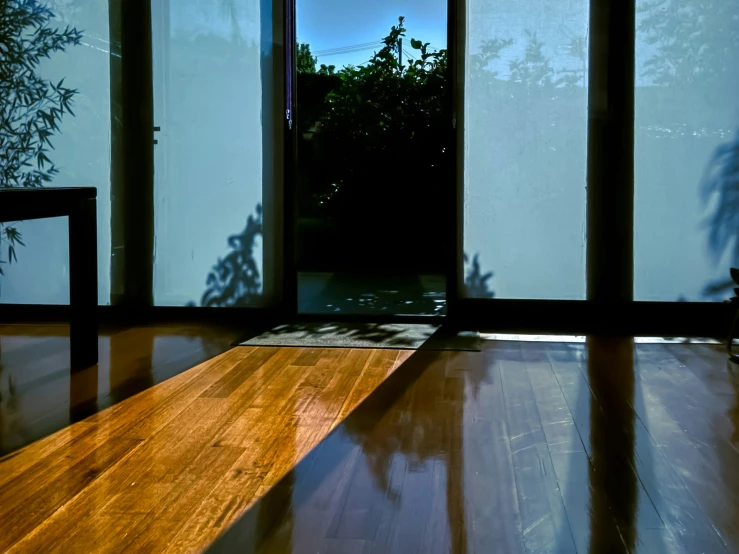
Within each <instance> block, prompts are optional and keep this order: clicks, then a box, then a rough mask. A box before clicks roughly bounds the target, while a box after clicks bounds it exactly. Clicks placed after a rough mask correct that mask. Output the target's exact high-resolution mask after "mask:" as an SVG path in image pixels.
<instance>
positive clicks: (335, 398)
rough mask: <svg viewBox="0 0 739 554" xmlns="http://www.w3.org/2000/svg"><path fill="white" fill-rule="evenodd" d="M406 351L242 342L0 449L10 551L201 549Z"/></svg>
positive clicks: (1, 520)
mask: <svg viewBox="0 0 739 554" xmlns="http://www.w3.org/2000/svg"><path fill="white" fill-rule="evenodd" d="M137 332H140V333H146V331H144V330H137ZM184 355H186V353H184V352H183V356H184ZM408 355H409V354H408V353H407V352H401V351H397V350H370V349H367V350H348V349H346V350H343V349H331V350H319V349H301V348H266V347H265V348H255V347H238V348H234V349H232V350H229V351H228V352H225V353H224V354H221V355H219V356H217V357H215V358H213V359H212V360H209V361H207V362H205V363H203V364H201V365H199V366H196V367H195V368H192V369H190V370H188V371H184V372H182V373H180V374H178V375H176V376H174V377H172V378H170V379H168V380H166V381H164V382H162V383H160V384H158V385H154V386H150V387H148V388H146V387H142V388H144V389H145V390H143V392H141V393H139V394H137V395H135V396H132V397H130V398H128V399H126V400H123V401H121V402H118V403H116V404H115V405H113V406H112V407H110V408H108V409H106V410H102V411H100V412H98V413H96V414H94V415H91V416H90V417H88V418H86V419H84V420H82V421H78V422H77V423H74V424H72V425H70V426H69V427H67V428H65V429H63V430H61V431H58V432H56V433H54V434H52V435H50V436H48V437H46V438H44V439H41V440H39V441H37V442H34V443H33V444H30V445H29V446H27V447H25V448H23V449H21V450H18V451H15V452H13V453H10V454H8V455H7V456H5V457H4V458H0V499H2V501H0V551H2V552H4V551H6V550H10V551H13V552H57V551H60V552H96V551H101V552H112V551H127V552H161V551H164V550H165V549H166V550H167V551H168V552H190V551H193V550H202V549H203V548H205V547H206V546H208V544H209V543H211V542H212V541H213V540H214V539H215V538H216V537H217V536H218V534H219V533H221V532H222V531H223V530H225V529H226V528H227V527H228V526H229V524H230V523H231V522H232V521H233V520H234V519H235V518H237V517H238V516H239V515H240V514H241V513H242V512H243V511H244V510H245V509H246V508H247V507H248V506H249V505H250V504H252V503H253V502H254V501H255V500H256V499H258V498H259V497H260V495H263V494H264V493H265V492H266V491H267V490H269V488H270V487H271V485H273V484H274V483H275V482H277V481H278V480H279V479H280V478H281V477H282V476H284V475H285V474H286V473H287V472H288V471H289V470H290V469H291V468H292V467H293V466H294V465H295V464H296V462H297V460H299V459H301V458H302V457H304V456H305V454H306V453H307V452H308V451H309V450H310V449H311V448H313V447H314V446H315V445H316V444H318V443H319V442H320V441H321V440H322V439H323V438H324V437H325V436H326V435H327V434H328V433H329V432H330V431H331V429H332V428H333V427H335V426H336V425H337V424H338V423H339V422H340V421H341V420H342V419H343V418H344V417H346V415H347V414H348V413H349V411H350V410H351V409H352V408H353V407H354V406H356V404H358V403H359V402H361V401H362V400H363V399H364V398H365V397H366V396H367V395H368V394H369V393H370V392H371V391H372V390H373V389H374V388H375V387H376V386H377V385H378V384H379V383H380V382H382V381H383V380H384V379H385V377H386V376H387V375H388V374H389V373H391V372H392V371H393V370H394V369H395V368H396V367H397V366H398V365H399V364H400V363H402V361H403V360H404V359H405V357H407V356H408ZM115 358H116V359H118V360H119V361H120V360H121V359H124V358H125V354H124V353H123V352H121V353H119V354H117V355H116V356H115ZM121 363H123V362H121ZM147 364H148V365H151V360H149V361H148V362H147ZM128 366H129V369H133V368H134V367H135V364H131V363H129V364H128ZM59 379H61V377H59ZM67 386H68V387H69V384H67ZM91 386H92V385H91ZM68 390H69V389H67V391H68ZM59 395H60V396H62V391H60V393H59ZM86 397H87V396H86Z"/></svg>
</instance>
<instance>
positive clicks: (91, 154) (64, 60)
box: [0, 0, 110, 304]
mask: <svg viewBox="0 0 739 554" xmlns="http://www.w3.org/2000/svg"><path fill="white" fill-rule="evenodd" d="M41 4H42V5H45V6H48V7H49V8H51V10H52V12H53V13H54V14H55V16H56V17H55V18H54V19H52V20H51V21H50V26H51V27H61V28H64V27H66V26H67V25H69V26H70V27H75V28H77V29H78V30H79V31H80V32H81V33H82V39H81V42H80V44H78V45H70V46H69V47H68V48H67V50H66V51H65V52H57V53H54V54H52V55H51V58H50V59H43V60H42V61H41V63H40V64H39V66H38V71H37V74H38V75H39V76H40V77H41V78H42V79H48V80H50V81H52V82H53V83H54V84H57V83H58V82H59V81H60V80H61V79H64V86H65V87H68V88H71V89H77V91H78V92H77V94H76V95H75V96H74V97H73V104H72V110H73V111H74V116H72V115H70V114H66V115H64V117H63V118H62V121H61V123H60V125H59V130H58V131H57V132H55V133H54V134H53V136H52V137H51V139H50V140H51V143H52V145H53V150H50V151H49V152H48V157H49V158H50V159H51V161H52V162H53V163H54V165H55V166H56V167H57V169H58V170H59V173H58V174H57V175H54V176H53V177H52V180H51V182H49V183H46V186H54V187H71V186H74V187H97V191H98V198H97V209H98V231H97V232H98V298H99V302H100V303H101V304H109V303H110V44H109V40H108V39H109V31H108V30H109V22H108V1H107V0H48V1H44V2H41ZM0 101H2V100H0ZM17 229H18V231H19V232H21V233H22V235H23V242H24V243H25V244H26V246H25V247H21V248H19V249H18V252H17V256H18V261H17V263H13V264H12V265H11V266H8V265H7V264H4V265H3V267H4V269H5V273H6V275H5V277H0V302H2V303H21V304H66V303H68V302H69V242H68V234H67V233H68V226H67V218H66V217H64V218H53V219H41V220H32V221H24V222H21V223H19V224H18V225H17ZM3 248H5V245H3ZM0 259H3V260H6V261H7V252H3V254H2V257H0Z"/></svg>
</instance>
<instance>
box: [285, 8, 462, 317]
mask: <svg viewBox="0 0 739 554" xmlns="http://www.w3.org/2000/svg"><path fill="white" fill-rule="evenodd" d="M296 8H297V15H296V22H295V24H296V34H297V58H296V66H297V81H296V108H297V110H296V119H295V125H296V131H297V155H296V160H295V162H296V165H295V168H296V171H295V181H294V186H295V202H296V209H295V214H296V216H295V217H296V221H295V226H296V231H297V232H296V244H295V249H296V268H297V271H298V279H297V282H298V311H299V313H302V314H337V315H344V314H347V315H443V314H444V313H445V311H446V270H445V267H446V265H447V264H448V259H449V257H448V255H447V250H446V249H447V248H448V245H449V242H448V234H449V228H448V225H447V223H448V216H447V215H446V214H448V213H449V205H448V203H449V202H448V198H449V194H448V192H449V187H453V186H454V173H453V163H454V159H453V155H452V149H451V148H450V144H449V142H450V140H451V138H452V136H453V135H452V134H451V133H450V122H451V114H450V113H449V112H450V109H451V108H450V107H451V102H450V98H449V94H451V88H452V87H451V85H450V83H449V72H448V56H447V44H446V43H447V2H446V0H432V1H425V0H402V1H400V2H398V1H391V0H379V1H377V2H372V3H345V2H341V1H340V0H297V6H296Z"/></svg>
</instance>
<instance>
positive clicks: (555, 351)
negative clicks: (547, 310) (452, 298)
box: [211, 338, 739, 554]
mask: <svg viewBox="0 0 739 554" xmlns="http://www.w3.org/2000/svg"><path fill="white" fill-rule="evenodd" d="M485 344H486V346H485V350H484V352H483V353H470V352H445V353H433V352H427V351H418V352H415V353H414V354H413V355H412V356H411V357H410V358H409V359H408V360H406V362H405V363H404V364H403V366H401V368H400V369H399V370H398V371H396V372H395V373H394V374H393V375H392V376H390V377H389V378H388V379H387V380H386V381H385V383H384V384H383V385H381V386H380V387H379V388H378V389H377V390H376V391H375V393H374V394H373V395H372V396H370V397H369V399H368V400H367V401H366V402H365V403H363V404H362V405H361V406H360V407H359V408H357V410H355V411H354V412H353V413H352V414H351V415H350V416H349V417H348V418H347V419H346V420H345V422H344V423H342V424H341V425H340V426H339V427H338V428H337V429H336V431H335V432H334V433H333V434H332V435H331V436H330V437H329V438H327V439H326V440H325V441H324V442H323V443H322V444H321V445H320V446H319V447H318V448H317V449H316V450H314V451H313V452H311V453H310V454H309V455H308V456H307V457H306V458H305V459H304V460H303V461H302V462H301V463H300V464H299V465H298V466H297V467H296V468H295V470H294V471H292V472H290V473H289V474H288V475H286V476H285V478H284V479H283V480H281V481H280V483H278V484H277V485H276V486H275V487H273V488H272V489H271V490H270V492H269V493H268V494H267V495H266V496H265V497H264V498H263V499H262V500H261V501H260V502H259V503H257V504H255V505H254V506H253V507H252V508H251V509H250V510H249V511H248V512H247V513H246V514H245V515H244V516H243V517H242V518H241V519H240V520H239V521H238V522H237V523H236V524H235V525H233V526H232V527H231V529H230V530H229V531H228V532H227V533H226V534H225V535H223V536H222V537H221V538H220V539H219V540H218V541H217V542H216V543H214V544H213V545H212V547H211V551H212V552H231V551H240V552H254V551H259V552H279V553H282V552H294V553H303V552H304V553H315V552H322V553H324V552H325V553H349V554H351V553H374V552H377V553H396V552H397V553H408V552H454V553H467V552H478V553H483V552H501V553H506V554H508V553H516V552H521V553H523V552H527V553H529V552H530V553H539V552H556V553H574V552H579V553H586V552H587V553H596V554H600V553H610V552H645V553H647V552H648V553H662V552H678V553H683V552H684V553H699V552H706V553H715V552H739V404H738V402H739V400H738V399H739V368H736V367H733V366H731V365H730V364H729V363H727V360H726V355H725V354H724V352H723V351H722V349H721V348H720V347H718V346H714V345H704V344H698V345H675V344H667V345H666V344H655V345H647V344H639V345H637V347H636V352H634V344H633V341H632V340H630V339H615V338H609V339H603V338H600V339H598V338H589V339H588V341H587V343H586V344H569V345H566V344H561V343H559V344H557V343H551V344H547V343H517V342H486V343H485Z"/></svg>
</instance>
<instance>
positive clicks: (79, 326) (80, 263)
mask: <svg viewBox="0 0 739 554" xmlns="http://www.w3.org/2000/svg"><path fill="white" fill-rule="evenodd" d="M96 197H97V189H96V188H95V187H75V188H0V221H23V220H27V219H43V218H47V217H62V216H68V217H69V299H70V308H71V310H70V311H71V316H70V348H71V354H70V355H71V362H72V369H81V368H84V367H88V366H91V365H94V364H96V363H97V362H98V325H97V303H98V283H97V270H98V269H97V207H96Z"/></svg>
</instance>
